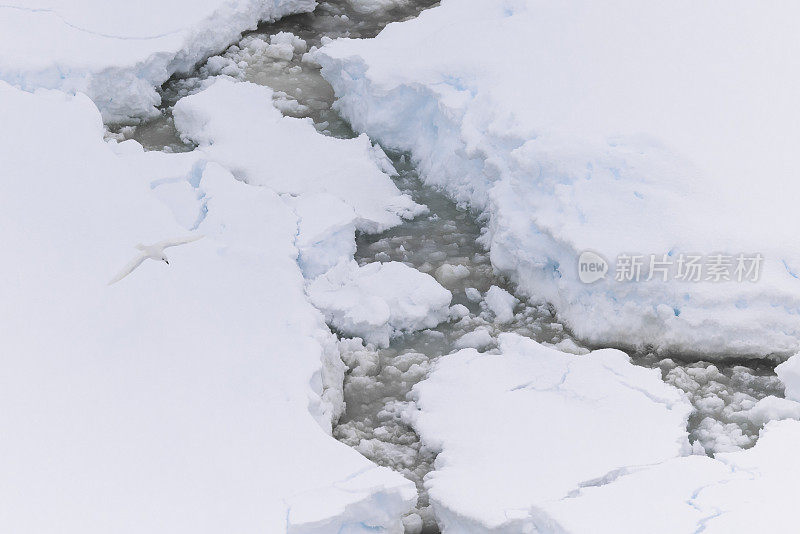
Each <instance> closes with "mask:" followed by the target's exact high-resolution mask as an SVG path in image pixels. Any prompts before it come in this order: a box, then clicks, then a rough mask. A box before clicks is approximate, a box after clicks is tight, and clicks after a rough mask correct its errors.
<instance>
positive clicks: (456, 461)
mask: <svg viewBox="0 0 800 534" xmlns="http://www.w3.org/2000/svg"><path fill="white" fill-rule="evenodd" d="M412 398H413V399H414V400H415V402H414V404H411V405H406V407H405V409H404V410H403V411H402V417H403V418H404V419H405V420H406V421H408V422H409V423H410V424H411V425H412V426H413V427H414V429H415V430H416V431H417V432H418V433H419V435H420V437H421V438H422V442H423V444H424V446H425V447H427V448H429V449H432V450H434V451H437V452H438V456H436V460H435V462H434V469H435V470H434V471H433V472H431V473H430V474H429V475H428V476H427V477H426V478H425V486H426V488H427V490H428V496H429V499H430V501H431V503H432V506H433V509H434V512H435V514H436V517H437V518H438V520H439V522H440V525H441V527H442V532H443V533H445V534H450V533H458V534H465V533H470V534H472V533H475V534H477V533H494V534H497V533H509V534H511V533H519V532H547V533H575V534H578V533H581V534H604V533H607V534H640V533H642V532H648V533H650V532H652V533H664V534H682V533H685V534H690V533H695V532H714V533H720V534H721V533H734V534H736V533H742V534H744V533H751V532H788V531H791V530H792V529H793V526H794V524H795V523H796V518H795V517H794V514H793V513H792V512H791V510H792V507H791V505H790V503H789V501H790V499H791V497H790V496H791V495H793V494H794V491H793V489H792V488H793V487H794V485H795V480H796V479H795V477H796V476H797V474H798V472H799V471H800V462H799V461H798V460H797V455H796V447H798V446H800V422H798V421H780V422H777V421H773V422H770V423H768V424H767V425H766V427H765V428H764V430H762V432H761V434H762V436H761V439H760V440H759V441H758V443H757V444H756V445H755V447H753V448H752V449H749V450H747V451H738V452H733V453H725V454H718V455H716V457H715V458H710V457H708V456H705V455H699V456H697V455H688V456H687V454H689V452H690V450H689V445H688V441H687V439H686V437H687V434H686V432H685V424H686V418H687V417H688V415H689V412H690V410H691V407H690V406H689V404H688V402H687V400H686V398H685V397H684V396H683V395H682V394H681V393H680V391H679V390H677V389H676V388H673V387H671V386H669V385H666V384H664V383H663V382H662V381H661V379H660V376H659V374H658V373H657V372H655V371H653V370H647V369H643V368H641V367H638V366H634V365H632V364H631V363H629V361H628V357H627V356H626V355H625V354H624V353H622V352H620V351H616V350H612V349H603V350H598V351H594V352H591V353H589V354H588V355H580V356H573V355H569V354H565V353H559V352H556V351H554V350H552V349H550V348H547V347H544V346H542V345H540V344H538V343H536V342H535V341H532V340H530V339H526V338H523V337H521V336H518V335H516V334H502V335H501V336H500V345H499V353H483V354H481V353H478V352H477V351H475V350H473V349H466V350H463V351H460V352H457V353H454V354H451V355H448V356H443V357H442V358H440V359H439V360H438V361H437V362H436V363H435V364H434V366H433V368H432V370H431V372H430V374H429V378H427V379H426V380H423V381H422V382H420V383H419V384H417V385H416V386H415V387H414V388H413V391H412ZM798 410H800V403H797V402H794V401H790V400H785V399H776V398H774V397H767V398H765V399H763V400H761V401H759V402H758V403H757V404H756V407H755V408H754V409H752V410H750V412H751V414H750V416H751V417H758V416H759V415H758V414H760V416H761V417H762V418H763V419H764V420H771V419H780V418H782V417H784V416H789V417H794V418H797V416H798Z"/></svg>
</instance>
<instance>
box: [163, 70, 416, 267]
mask: <svg viewBox="0 0 800 534" xmlns="http://www.w3.org/2000/svg"><path fill="white" fill-rule="evenodd" d="M272 96H273V93H272V90H271V89H270V88H268V87H264V86H260V85H256V84H253V83H250V82H244V83H238V82H234V81H232V80H230V79H225V78H223V79H219V80H216V81H212V83H211V84H210V86H209V87H207V88H206V89H205V90H203V91H201V92H199V93H197V94H194V95H191V96H188V97H186V98H183V99H181V100H180V101H179V102H178V103H177V104H176V105H175V112H174V114H175V126H176V127H177V128H178V130H179V131H180V132H181V134H182V135H183V136H185V137H187V138H189V139H191V140H192V141H194V142H196V143H198V144H199V147H198V150H200V151H202V152H203V153H204V154H205V155H206V157H207V158H209V159H211V160H213V161H217V162H219V163H221V164H222V165H224V166H226V167H227V168H229V169H231V171H232V172H233V173H234V175H236V176H237V177H238V178H240V179H242V180H244V181H246V182H247V183H249V184H252V185H260V186H266V187H269V188H270V189H272V190H274V191H276V192H278V193H281V194H284V195H286V196H287V197H288V196H291V197H293V198H291V199H287V201H288V202H289V203H290V204H293V205H294V206H295V208H296V210H297V213H298V215H299V217H300V224H299V228H298V232H299V236H298V237H299V239H298V241H299V243H298V244H299V246H300V252H301V257H300V263H301V266H302V267H303V271H304V273H305V274H306V276H310V277H314V276H317V275H320V274H322V273H324V272H325V271H327V270H328V269H330V268H331V267H333V266H334V265H336V264H337V263H338V262H339V261H342V260H346V259H347V258H351V257H352V255H353V252H354V250H355V248H354V247H355V242H354V239H355V231H356V230H359V231H362V232H369V233H375V232H379V231H383V230H386V229H388V228H390V227H392V226H394V225H397V224H399V223H400V221H401V220H402V219H403V218H408V217H413V216H415V215H417V214H420V213H422V212H424V211H425V208H424V207H423V206H420V205H418V204H416V203H415V202H414V201H412V200H411V198H410V197H409V196H408V195H406V194H402V193H401V192H400V191H399V190H398V189H397V186H395V185H394V183H393V182H392V180H391V178H390V174H393V173H395V170H394V168H393V167H392V164H391V162H390V161H389V159H388V158H387V157H386V155H385V154H384V153H383V151H382V150H381V149H380V147H378V146H373V145H372V143H371V142H370V140H369V139H368V138H367V136H366V135H363V136H361V137H358V138H356V139H336V138H333V137H325V136H323V135H320V134H319V133H318V132H317V131H316V130H315V129H314V126H313V125H312V124H311V121H309V120H307V119H295V118H292V117H284V116H282V115H281V113H280V112H279V111H278V110H277V109H276V108H275V106H274V105H273V103H272ZM307 154H313V155H314V156H313V157H308V156H307Z"/></svg>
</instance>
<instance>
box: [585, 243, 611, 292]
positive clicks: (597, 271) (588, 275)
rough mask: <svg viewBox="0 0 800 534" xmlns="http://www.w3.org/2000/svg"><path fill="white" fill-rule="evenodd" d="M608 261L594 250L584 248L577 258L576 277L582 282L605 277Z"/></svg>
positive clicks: (589, 282)
mask: <svg viewBox="0 0 800 534" xmlns="http://www.w3.org/2000/svg"><path fill="white" fill-rule="evenodd" d="M606 273H608V262H607V261H606V259H605V258H604V257H603V256H601V255H600V254H598V253H596V252H592V251H591V250H584V251H583V252H582V253H581V255H580V257H579V258H578V278H580V280H581V282H583V283H584V284H591V283H593V282H597V281H598V280H600V279H601V278H605V277H606Z"/></svg>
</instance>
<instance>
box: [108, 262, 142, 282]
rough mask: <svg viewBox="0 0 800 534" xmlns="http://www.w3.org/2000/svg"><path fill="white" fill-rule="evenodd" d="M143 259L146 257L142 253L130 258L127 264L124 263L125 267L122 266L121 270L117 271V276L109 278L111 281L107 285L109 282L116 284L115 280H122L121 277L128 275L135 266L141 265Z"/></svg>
mask: <svg viewBox="0 0 800 534" xmlns="http://www.w3.org/2000/svg"><path fill="white" fill-rule="evenodd" d="M145 259H147V256H145V255H144V254H139V255H138V256H136V257H135V258H133V259H132V260H131V261H130V262H129V263H128V265H126V266H125V268H124V269H122V270H121V271H120V272H119V274H117V276H115V277H114V278H112V279H111V281H110V282H109V283H108V285H111V284H116V283H117V282H119V281H120V280H122V279H123V278H125V277H126V276H128V275H129V274H131V273H132V272H133V270H134V269H136V268H137V267H138V266H139V265H141V264H142V262H143V261H144V260H145Z"/></svg>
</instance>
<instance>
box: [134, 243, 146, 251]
mask: <svg viewBox="0 0 800 534" xmlns="http://www.w3.org/2000/svg"><path fill="white" fill-rule="evenodd" d="M136 248H138V249H139V250H144V249H145V246H144V245H142V244H141V243H139V244H138V245H136Z"/></svg>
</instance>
